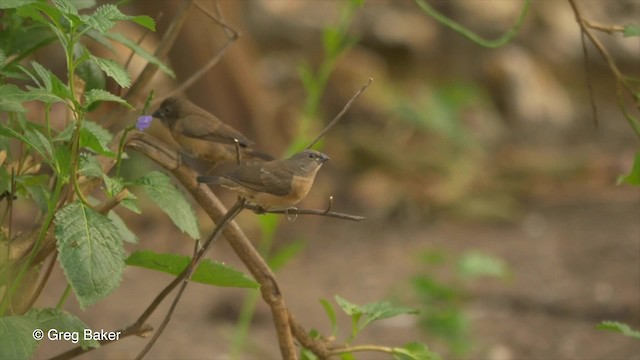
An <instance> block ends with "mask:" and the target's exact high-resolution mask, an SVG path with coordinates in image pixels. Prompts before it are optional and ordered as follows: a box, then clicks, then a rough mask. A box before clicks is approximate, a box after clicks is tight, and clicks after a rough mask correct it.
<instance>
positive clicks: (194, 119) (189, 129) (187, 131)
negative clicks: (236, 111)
mask: <svg viewBox="0 0 640 360" xmlns="http://www.w3.org/2000/svg"><path fill="white" fill-rule="evenodd" d="M207 115H209V114H207ZM210 116H212V115H209V116H205V115H202V114H198V113H196V114H190V115H187V116H185V117H184V118H183V119H182V121H179V122H178V124H176V126H180V127H182V134H184V135H185V136H188V137H191V138H197V139H202V140H207V141H213V142H219V143H224V144H233V143H234V141H233V139H238V141H239V142H240V145H242V146H251V145H252V144H253V142H252V141H251V140H249V139H247V138H246V137H244V135H242V134H241V133H240V132H238V131H236V130H235V129H234V128H232V127H231V126H229V125H227V124H225V123H223V122H221V121H220V120H218V119H215V121H213V120H214V119H211V118H210ZM176 130H179V129H176Z"/></svg>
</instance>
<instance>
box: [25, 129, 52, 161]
mask: <svg viewBox="0 0 640 360" xmlns="http://www.w3.org/2000/svg"><path fill="white" fill-rule="evenodd" d="M22 127H23V132H24V137H25V138H26V139H27V140H28V144H29V145H31V146H33V148H34V149H35V150H36V151H37V152H38V153H40V154H42V155H43V157H44V159H45V160H49V159H51V157H52V155H53V148H52V147H51V143H50V142H49V139H47V138H46V137H45V136H44V135H43V134H42V133H41V132H40V130H39V129H41V128H42V127H41V126H39V125H36V124H34V123H32V122H24V123H23V124H22Z"/></svg>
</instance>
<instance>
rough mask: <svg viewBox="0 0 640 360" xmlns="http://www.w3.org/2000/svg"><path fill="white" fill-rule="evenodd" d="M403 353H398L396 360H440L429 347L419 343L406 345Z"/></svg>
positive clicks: (395, 356)
mask: <svg viewBox="0 0 640 360" xmlns="http://www.w3.org/2000/svg"><path fill="white" fill-rule="evenodd" d="M402 350H404V351H402V352H400V351H397V352H396V353H395V354H394V356H393V357H394V358H395V359H398V360H440V359H441V357H440V355H438V354H436V353H434V352H433V351H431V350H429V348H428V347H427V345H425V344H422V343H417V342H412V343H408V344H405V345H404V346H403V347H402Z"/></svg>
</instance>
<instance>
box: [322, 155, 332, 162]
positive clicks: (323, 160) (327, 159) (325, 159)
mask: <svg viewBox="0 0 640 360" xmlns="http://www.w3.org/2000/svg"><path fill="white" fill-rule="evenodd" d="M329 160H331V158H330V157H328V156H327V155H325V154H322V156H321V157H320V162H321V163H323V164H324V163H325V162H327V161H329Z"/></svg>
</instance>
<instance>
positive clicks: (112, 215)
mask: <svg viewBox="0 0 640 360" xmlns="http://www.w3.org/2000/svg"><path fill="white" fill-rule="evenodd" d="M107 217H108V218H109V219H111V222H112V223H113V225H115V226H116V227H117V228H118V231H119V232H120V237H122V240H124V241H126V242H128V243H129V244H137V243H138V237H137V236H136V234H134V233H133V232H132V231H131V230H129V227H128V226H127V224H125V222H124V221H123V220H122V218H121V217H120V216H119V215H118V214H117V213H116V212H115V211H113V210H112V211H109V213H108V214H107Z"/></svg>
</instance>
